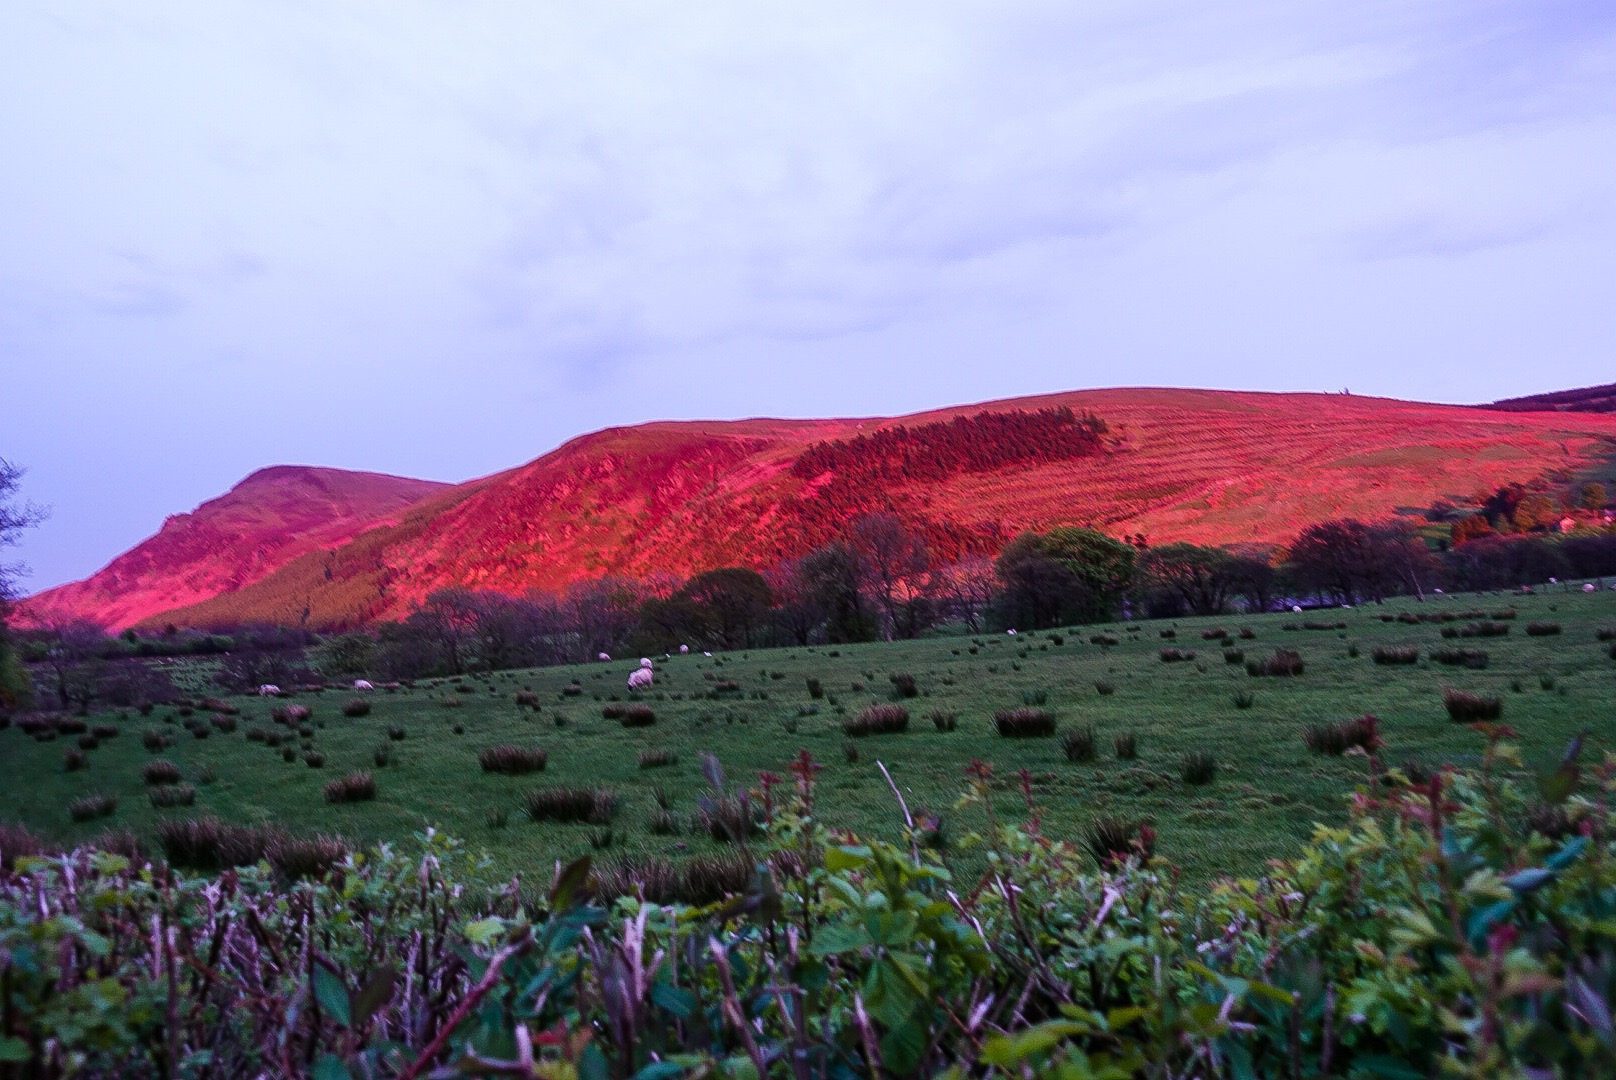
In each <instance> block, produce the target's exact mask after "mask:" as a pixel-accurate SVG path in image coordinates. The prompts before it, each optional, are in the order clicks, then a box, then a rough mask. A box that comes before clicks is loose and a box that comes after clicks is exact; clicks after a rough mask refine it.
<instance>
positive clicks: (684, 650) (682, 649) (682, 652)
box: [679, 645, 690, 656]
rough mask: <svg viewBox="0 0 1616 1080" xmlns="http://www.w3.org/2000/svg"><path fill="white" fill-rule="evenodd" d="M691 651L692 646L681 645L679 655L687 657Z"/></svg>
mask: <svg viewBox="0 0 1616 1080" xmlns="http://www.w3.org/2000/svg"><path fill="white" fill-rule="evenodd" d="M689 651H690V646H689V645H681V646H679V655H680V656H683V655H685V654H686V653H688V652H689Z"/></svg>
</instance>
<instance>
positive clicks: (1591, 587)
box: [1582, 581, 1594, 592]
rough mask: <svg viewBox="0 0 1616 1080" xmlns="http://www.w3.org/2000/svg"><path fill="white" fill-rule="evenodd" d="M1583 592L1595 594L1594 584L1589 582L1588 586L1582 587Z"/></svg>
mask: <svg viewBox="0 0 1616 1080" xmlns="http://www.w3.org/2000/svg"><path fill="white" fill-rule="evenodd" d="M1582 591H1583V592H1593V591H1594V584H1593V582H1591V581H1590V582H1588V583H1587V584H1586V585H1584V586H1583V587H1582Z"/></svg>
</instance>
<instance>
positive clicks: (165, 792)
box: [146, 784, 196, 810]
mask: <svg viewBox="0 0 1616 1080" xmlns="http://www.w3.org/2000/svg"><path fill="white" fill-rule="evenodd" d="M146 797H147V798H148V799H150V800H151V804H152V805H153V806H155V807H157V808H158V809H159V810H164V809H167V808H169V807H172V806H190V805H191V804H192V803H194V802H196V788H194V787H192V786H191V785H190V784H163V785H160V786H158V787H154V788H149V789H147V791H146Z"/></svg>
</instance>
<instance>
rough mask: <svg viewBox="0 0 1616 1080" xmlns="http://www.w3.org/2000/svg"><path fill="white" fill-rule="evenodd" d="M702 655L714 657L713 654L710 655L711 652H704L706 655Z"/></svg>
mask: <svg viewBox="0 0 1616 1080" xmlns="http://www.w3.org/2000/svg"><path fill="white" fill-rule="evenodd" d="M701 655H703V656H711V655H713V654H712V653H710V652H704V653H702V654H701Z"/></svg>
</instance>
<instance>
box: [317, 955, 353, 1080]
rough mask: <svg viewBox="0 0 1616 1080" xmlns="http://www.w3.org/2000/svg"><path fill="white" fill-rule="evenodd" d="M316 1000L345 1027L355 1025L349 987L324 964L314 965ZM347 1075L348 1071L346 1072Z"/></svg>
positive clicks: (332, 1017)
mask: <svg viewBox="0 0 1616 1080" xmlns="http://www.w3.org/2000/svg"><path fill="white" fill-rule="evenodd" d="M314 1000H315V1001H318V1002H319V1003H320V1008H322V1009H324V1010H325V1011H326V1014H327V1015H329V1016H330V1017H331V1019H333V1020H335V1021H336V1022H337V1023H339V1024H341V1025H342V1026H343V1027H352V1026H353V1014H352V1013H351V1011H350V1010H349V1006H348V988H347V987H346V986H343V985H342V980H341V979H339V978H337V976H336V973H335V972H333V971H332V970H331V969H330V968H328V967H326V966H325V965H324V964H316V965H314ZM344 1075H346V1073H344Z"/></svg>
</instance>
